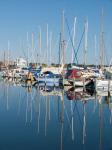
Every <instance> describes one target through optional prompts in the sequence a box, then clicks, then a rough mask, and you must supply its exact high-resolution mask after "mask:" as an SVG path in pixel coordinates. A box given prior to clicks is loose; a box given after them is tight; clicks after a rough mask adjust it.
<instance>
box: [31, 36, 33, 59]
mask: <svg viewBox="0 0 112 150" xmlns="http://www.w3.org/2000/svg"><path fill="white" fill-rule="evenodd" d="M33 52H34V33H32V58H31V59H32V62H34V61H33V60H34V58H33Z"/></svg>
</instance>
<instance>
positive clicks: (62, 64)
mask: <svg viewBox="0 0 112 150" xmlns="http://www.w3.org/2000/svg"><path fill="white" fill-rule="evenodd" d="M64 49H65V40H64V11H63V12H62V23H61V66H62V68H63V67H64V64H65V59H64V56H65V52H64Z"/></svg>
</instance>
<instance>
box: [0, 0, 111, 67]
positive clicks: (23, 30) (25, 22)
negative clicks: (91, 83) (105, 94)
mask: <svg viewBox="0 0 112 150" xmlns="http://www.w3.org/2000/svg"><path fill="white" fill-rule="evenodd" d="M102 8H103V11H104V17H103V26H104V42H105V56H106V61H107V62H106V63H109V61H110V59H111V57H112V0H0V59H3V53H4V51H5V52H6V54H7V55H8V49H9V57H10V59H13V60H14V59H16V58H17V57H25V58H26V57H27V54H28V49H29V58H30V59H32V60H33V59H35V61H36V60H37V61H41V62H48V60H50V61H51V62H53V63H58V61H59V39H60V31H61V15H62V11H63V10H64V14H65V18H66V19H67V22H68V25H69V30H70V32H71V34H69V30H68V27H67V24H66V21H65V28H64V30H65V36H64V39H65V45H66V46H65V47H66V48H65V62H67V63H69V62H71V57H72V48H73V47H72V42H71V40H70V35H71V36H72V35H73V22H74V17H77V22H76V38H75V46H74V47H75V49H77V47H78V45H79V41H80V39H81V35H82V33H83V30H84V22H85V20H86V19H87V20H88V40H87V43H88V44H87V63H88V64H93V63H95V62H96V60H97V61H99V49H100V48H99V45H100V32H101V11H102ZM47 24H48V51H46V43H47V40H46V37H47V35H46V34H47V33H46V32H47ZM39 27H40V28H41V34H42V42H41V44H42V48H41V53H40V51H39V45H38V43H39V42H38V40H39ZM27 33H28V40H27ZM32 33H33V35H34V48H33V50H32V46H31V45H32V44H31V43H32ZM51 35H52V36H51ZM95 35H96V41H97V42H96V51H97V53H96V55H95V50H94V47H95V46H94V36H95ZM50 39H51V51H50ZM8 41H9V43H10V44H9V48H8ZM83 50H84V40H82V42H81V46H80V48H79V50H78V56H77V57H78V62H79V63H83V62H84V54H83V53H84V52H83ZM46 56H47V57H48V58H46ZM95 56H96V57H95ZM97 63H98V62H97Z"/></svg>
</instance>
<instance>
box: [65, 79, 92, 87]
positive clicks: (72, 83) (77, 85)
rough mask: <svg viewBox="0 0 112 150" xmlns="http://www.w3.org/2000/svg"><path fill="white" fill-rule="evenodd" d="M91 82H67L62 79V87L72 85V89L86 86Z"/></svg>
mask: <svg viewBox="0 0 112 150" xmlns="http://www.w3.org/2000/svg"><path fill="white" fill-rule="evenodd" d="M90 82H91V80H86V81H83V80H71V79H70V80H67V79H64V83H63V84H64V85H73V86H74V87H84V86H86V85H88V84H89V83H90Z"/></svg>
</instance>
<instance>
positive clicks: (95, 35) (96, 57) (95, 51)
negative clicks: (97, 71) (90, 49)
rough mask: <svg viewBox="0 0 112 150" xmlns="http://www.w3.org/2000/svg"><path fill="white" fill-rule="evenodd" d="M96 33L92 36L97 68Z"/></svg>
mask: <svg viewBox="0 0 112 150" xmlns="http://www.w3.org/2000/svg"><path fill="white" fill-rule="evenodd" d="M96 44H97V43H96V35H95V36H94V45H95V47H94V49H95V65H96V68H97V56H96Z"/></svg>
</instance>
